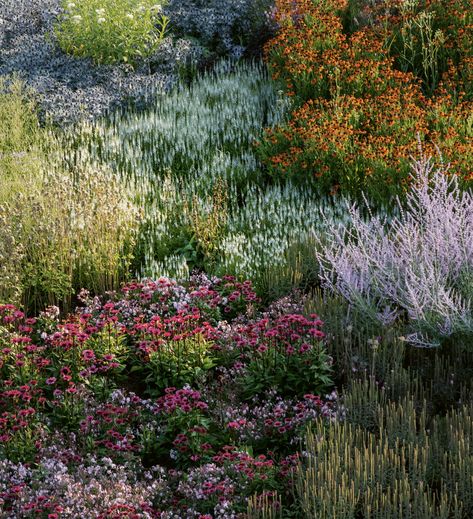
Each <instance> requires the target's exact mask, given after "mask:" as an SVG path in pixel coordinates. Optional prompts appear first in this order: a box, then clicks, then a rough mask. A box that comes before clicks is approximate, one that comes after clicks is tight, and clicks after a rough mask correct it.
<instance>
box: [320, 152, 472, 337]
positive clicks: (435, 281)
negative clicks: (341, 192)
mask: <svg viewBox="0 0 473 519" xmlns="http://www.w3.org/2000/svg"><path fill="white" fill-rule="evenodd" d="M412 168H413V173H412V179H411V182H412V187H411V189H410V191H409V192H408V194H407V200H406V204H405V205H403V204H402V203H401V202H399V201H398V208H399V216H397V217H395V218H394V219H393V220H392V221H391V222H390V223H389V224H388V223H387V222H386V221H385V220H384V219H383V218H381V217H379V216H373V215H371V217H370V218H369V219H368V220H365V219H363V217H362V215H361V213H360V210H359V209H358V208H357V207H356V206H355V205H353V206H351V207H349V208H348V211H349V214H350V216H351V223H350V224H349V225H340V226H335V225H332V226H330V227H329V233H328V238H327V242H326V243H325V244H323V245H322V248H321V250H320V251H319V252H317V253H316V254H317V257H318V259H319V261H320V263H321V274H320V276H321V280H322V283H323V284H324V286H325V287H326V288H327V289H328V290H329V291H332V292H335V293H337V294H340V295H341V296H342V297H343V298H344V299H346V300H347V301H348V302H349V303H350V305H352V306H353V307H355V308H357V309H358V310H359V311H361V312H363V315H365V316H366V318H371V319H373V320H374V321H376V322H379V323H381V324H383V325H389V324H391V323H393V322H394V321H396V320H400V321H401V322H403V323H405V325H406V326H407V329H408V335H407V339H408V340H409V341H410V342H412V343H414V344H417V345H419V346H433V345H438V344H440V343H441V341H442V339H445V338H446V337H449V336H452V335H453V336H460V337H461V336H467V337H471V334H472V333H473V314H472V310H471V299H472V294H473V293H472V287H473V285H472V268H473V248H472V246H473V235H472V229H473V195H472V193H471V192H470V191H465V192H463V191H461V190H460V188H459V181H458V178H457V177H456V176H449V174H448V168H446V167H442V168H436V167H434V165H433V163H432V161H431V160H430V159H427V158H425V157H424V158H421V159H420V160H418V161H417V162H414V163H413V166H412Z"/></svg>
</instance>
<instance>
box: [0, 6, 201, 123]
mask: <svg viewBox="0 0 473 519" xmlns="http://www.w3.org/2000/svg"><path fill="white" fill-rule="evenodd" d="M60 13H61V2H60V0H1V1H0V75H9V74H15V73H16V74H18V75H19V76H20V77H21V78H22V79H23V80H25V81H26V83H27V84H28V86H30V87H32V88H34V89H35V90H36V91H37V92H38V94H39V98H40V101H41V106H42V108H43V110H44V111H45V112H48V113H49V114H50V115H51V116H52V118H53V119H54V120H55V121H56V122H59V123H68V122H73V121H76V120H78V119H84V118H85V119H93V118H95V117H97V116H100V115H102V114H104V113H105V112H107V111H108V110H109V109H110V108H113V107H114V106H116V105H118V104H120V103H122V102H123V100H129V99H134V100H141V99H143V98H146V96H147V95H148V94H149V92H150V91H155V90H157V89H163V90H166V89H167V88H169V87H170V86H171V85H172V84H174V81H175V79H176V68H177V66H178V65H179V63H184V62H188V61H189V60H192V59H199V49H198V47H197V46H196V45H194V44H192V43H191V42H190V41H189V40H186V39H185V38H182V39H174V40H173V39H172V38H171V37H168V38H166V39H165V41H164V42H163V44H162V45H161V46H160V48H159V49H158V55H157V56H154V57H153V60H154V61H153V63H154V62H155V63H157V65H156V66H153V67H152V68H151V67H150V65H151V63H149V62H147V63H143V66H142V67H141V68H140V69H138V70H136V71H134V72H132V73H131V72H130V71H129V70H128V69H127V68H126V67H124V66H121V65H115V66H97V65H94V64H93V63H92V61H91V60H90V59H78V58H75V57H72V56H69V55H67V54H65V53H63V52H62V51H61V50H60V49H59V48H58V46H57V45H56V43H55V41H54V36H53V26H54V23H55V22H56V20H57V16H58V15H59V14H60Z"/></svg>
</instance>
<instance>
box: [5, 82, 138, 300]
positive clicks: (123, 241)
mask: <svg viewBox="0 0 473 519" xmlns="http://www.w3.org/2000/svg"><path fill="white" fill-rule="evenodd" d="M0 119H1V120H2V123H3V121H5V124H4V125H3V124H2V129H1V130H0V176H1V179H2V182H1V185H0V222H1V223H2V225H1V226H0V301H5V302H10V303H20V302H23V304H24V305H25V306H26V307H30V308H31V307H37V308H40V307H42V306H44V305H45V304H58V303H62V304H68V302H69V301H70V298H71V295H72V293H73V292H74V291H77V290H79V289H80V288H81V287H83V286H87V288H89V289H90V290H92V291H100V292H103V291H105V290H110V289H113V288H115V287H117V286H118V284H119V282H120V281H121V279H122V278H123V276H124V275H125V273H126V268H127V265H128V263H129V262H130V259H131V258H130V255H129V251H130V250H131V248H130V247H131V246H132V243H133V235H134V228H135V227H136V224H137V223H138V214H137V211H136V210H135V209H134V207H133V206H132V204H131V201H130V200H131V198H130V194H129V193H128V191H127V190H126V189H125V188H124V186H123V185H122V184H121V183H120V182H119V181H118V180H117V178H116V176H115V175H113V173H112V172H111V171H110V170H108V169H105V168H92V167H91V166H89V167H87V168H80V169H79V168H77V167H75V168H71V169H65V167H64V166H63V165H61V164H60V161H59V159H58V157H60V155H61V153H60V147H59V144H58V142H57V140H56V139H55V137H54V135H53V134H52V133H51V132H49V131H47V130H45V129H43V128H40V126H39V124H38V120H37V116H36V113H35V106H34V103H33V102H32V101H31V100H30V98H29V96H28V92H26V91H25V89H24V88H23V86H22V85H21V83H20V82H19V81H18V80H13V81H12V82H7V81H6V80H1V82H0Z"/></svg>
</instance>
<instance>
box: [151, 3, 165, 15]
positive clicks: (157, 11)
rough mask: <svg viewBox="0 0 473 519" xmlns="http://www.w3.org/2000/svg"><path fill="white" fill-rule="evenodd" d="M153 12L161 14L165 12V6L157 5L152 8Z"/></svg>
mask: <svg viewBox="0 0 473 519" xmlns="http://www.w3.org/2000/svg"><path fill="white" fill-rule="evenodd" d="M150 10H151V11H155V12H156V13H161V12H162V10H163V6H162V5H160V4H155V5H153V6H152V7H150Z"/></svg>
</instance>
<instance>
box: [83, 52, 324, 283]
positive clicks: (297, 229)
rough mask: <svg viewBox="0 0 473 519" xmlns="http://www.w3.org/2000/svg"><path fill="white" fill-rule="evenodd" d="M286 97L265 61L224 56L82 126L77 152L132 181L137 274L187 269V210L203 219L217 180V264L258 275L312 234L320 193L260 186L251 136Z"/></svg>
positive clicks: (280, 111)
mask: <svg viewBox="0 0 473 519" xmlns="http://www.w3.org/2000/svg"><path fill="white" fill-rule="evenodd" d="M286 104H287V101H283V100H282V96H281V93H279V92H276V90H275V89H274V85H273V83H272V82H271V81H270V80H269V79H268V77H267V73H266V70H265V69H264V67H263V66H262V65H260V64H239V65H236V66H235V65H234V64H232V63H229V62H222V63H221V64H220V65H219V66H217V68H216V70H215V71H214V72H213V73H211V74H208V75H205V76H203V77H201V78H199V79H198V80H196V81H195V82H194V83H193V84H192V86H190V87H181V88H180V89H176V90H175V91H174V92H173V93H171V94H169V95H166V94H156V101H155V102H154V105H153V106H152V108H151V109H150V110H146V111H143V112H130V111H128V112H117V113H116V114H115V115H114V116H112V118H111V119H110V120H109V121H108V122H107V123H105V124H94V125H87V126H83V127H82V129H81V140H82V142H86V143H87V146H82V147H81V148H80V149H79V151H77V152H74V153H75V157H74V160H75V161H79V162H83V161H91V162H93V163H102V162H105V163H107V164H109V165H111V166H112V168H113V169H115V170H116V171H118V172H120V173H121V175H122V176H123V177H124V178H125V179H127V181H128V182H130V183H131V184H133V185H134V186H137V190H138V192H139V196H138V198H139V203H140V204H141V205H142V207H143V208H144V220H143V225H142V238H141V240H140V241H141V243H142V246H143V247H144V250H142V256H143V258H144V264H143V265H142V268H141V270H140V273H141V275H143V276H147V277H149V276H151V277H153V276H159V275H164V274H165V275H170V276H178V277H182V276H185V275H187V274H188V269H189V266H188V263H187V262H186V258H187V259H188V254H190V253H191V252H192V250H191V249H190V250H189V248H187V249H186V245H188V242H189V241H190V240H191V239H192V234H193V232H194V230H195V229H194V227H195V222H194V220H195V218H196V216H195V214H193V212H195V211H196V210H197V212H198V214H199V217H200V218H204V219H205V218H207V217H208V216H209V214H211V213H212V211H213V210H214V204H215V200H214V190H215V187H216V186H217V185H218V184H219V182H223V183H224V186H225V191H226V197H227V198H228V203H227V204H226V206H225V208H222V213H223V211H225V214H221V217H222V226H223V228H224V229H223V231H222V233H220V234H219V236H216V237H215V239H216V240H217V243H215V250H216V251H217V253H218V258H219V265H218V267H219V268H220V270H222V272H223V271H228V272H231V273H235V274H238V275H242V276H252V277H255V278H256V277H258V276H259V275H260V274H261V273H262V272H263V271H265V270H267V269H268V268H270V267H271V266H273V265H274V266H279V265H283V264H284V262H285V261H286V260H285V253H286V251H287V249H288V248H289V247H290V246H291V245H292V244H296V243H300V242H304V241H307V240H309V239H313V235H314V234H315V233H316V229H317V228H319V229H320V227H321V225H322V223H323V222H322V219H321V218H320V212H319V207H320V206H322V205H323V206H325V205H327V204H326V202H325V201H321V200H320V199H317V198H316V197H314V196H313V195H311V194H310V193H309V192H306V191H304V189H302V188H298V187H295V186H293V185H291V184H288V185H286V186H285V187H281V186H270V187H267V188H261V187H259V184H262V182H260V180H261V167H260V164H259V162H258V159H257V156H256V154H255V148H254V147H253V143H254V141H256V140H257V139H258V138H260V137H261V135H262V131H263V128H264V127H266V126H271V125H273V124H276V123H277V122H278V121H280V120H281V118H282V117H283V116H284V113H285V111H286ZM179 240H180V241H179ZM186 240H187V241H186ZM186 254H187V256H186ZM191 266H192V265H191Z"/></svg>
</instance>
